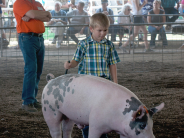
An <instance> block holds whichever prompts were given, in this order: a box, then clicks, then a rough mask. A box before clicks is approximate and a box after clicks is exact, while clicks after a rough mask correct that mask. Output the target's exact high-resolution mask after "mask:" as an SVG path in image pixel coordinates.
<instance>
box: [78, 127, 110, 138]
mask: <svg viewBox="0 0 184 138" xmlns="http://www.w3.org/2000/svg"><path fill="white" fill-rule="evenodd" d="M88 133H89V126H86V127H85V128H83V129H82V134H83V138H88ZM100 138H107V134H103V135H102V136H101V137H100Z"/></svg>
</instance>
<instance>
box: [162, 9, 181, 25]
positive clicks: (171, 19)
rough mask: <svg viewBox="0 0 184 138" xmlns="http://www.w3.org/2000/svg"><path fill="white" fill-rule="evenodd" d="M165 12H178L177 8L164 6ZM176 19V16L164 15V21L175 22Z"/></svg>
mask: <svg viewBox="0 0 184 138" xmlns="http://www.w3.org/2000/svg"><path fill="white" fill-rule="evenodd" d="M164 10H165V14H179V12H178V10H176V9H175V8H174V7H173V8H164ZM177 19H178V16H173V17H171V18H169V17H168V16H166V22H175V21H176V20H177Z"/></svg>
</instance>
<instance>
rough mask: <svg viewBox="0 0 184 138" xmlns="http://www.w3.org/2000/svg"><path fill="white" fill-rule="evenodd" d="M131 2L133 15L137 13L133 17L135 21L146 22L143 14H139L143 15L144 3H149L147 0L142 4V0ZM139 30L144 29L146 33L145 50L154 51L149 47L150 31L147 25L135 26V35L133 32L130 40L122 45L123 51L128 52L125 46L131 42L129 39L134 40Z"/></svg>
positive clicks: (132, 0)
mask: <svg viewBox="0 0 184 138" xmlns="http://www.w3.org/2000/svg"><path fill="white" fill-rule="evenodd" d="M131 3H132V10H133V15H135V16H134V19H133V21H134V23H138V24H141V23H144V21H143V19H142V16H139V15H142V11H141V9H142V7H143V6H144V5H146V4H147V0H144V2H143V4H142V5H141V4H140V0H131ZM139 30H142V32H143V33H144V44H145V50H144V52H152V50H151V49H150V48H149V45H148V41H147V33H148V32H147V30H146V26H145V25H137V26H134V35H133V34H132V35H131V36H130V38H129V39H128V41H126V43H125V44H124V45H122V46H121V47H120V48H121V49H122V50H123V52H126V49H125V47H126V46H127V45H128V44H129V41H131V40H133V39H134V38H135V37H136V36H137V35H138V32H139Z"/></svg>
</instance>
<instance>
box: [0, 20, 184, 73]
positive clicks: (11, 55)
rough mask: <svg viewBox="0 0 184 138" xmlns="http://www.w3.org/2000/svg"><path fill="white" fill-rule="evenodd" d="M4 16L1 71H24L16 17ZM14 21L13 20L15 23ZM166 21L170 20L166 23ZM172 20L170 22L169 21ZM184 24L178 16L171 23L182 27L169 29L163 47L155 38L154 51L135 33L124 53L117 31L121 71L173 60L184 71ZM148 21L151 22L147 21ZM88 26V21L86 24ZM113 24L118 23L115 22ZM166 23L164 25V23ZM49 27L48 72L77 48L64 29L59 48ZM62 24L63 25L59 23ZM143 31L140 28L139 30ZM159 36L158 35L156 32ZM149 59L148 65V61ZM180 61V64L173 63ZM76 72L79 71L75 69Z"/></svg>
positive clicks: (151, 67)
mask: <svg viewBox="0 0 184 138" xmlns="http://www.w3.org/2000/svg"><path fill="white" fill-rule="evenodd" d="M2 18H3V20H4V21H5V22H6V23H5V25H4V27H1V28H0V31H1V33H2V30H3V29H4V30H5V33H6V37H7V40H8V41H9V44H8V45H7V47H4V46H3V41H2V40H1V42H0V44H1V46H0V65H1V68H0V72H1V74H3V75H5V76H11V75H12V73H11V70H14V71H18V72H19V73H20V72H21V73H23V72H24V69H23V67H24V61H23V56H22V52H21V50H20V49H19V48H18V47H17V46H18V41H17V35H16V33H17V32H16V28H15V25H14V22H13V21H14V18H13V17H9V18H8V17H6V18H4V17H2ZM12 23H13V24H12ZM165 24H167V23H165ZM168 24H169V23H168ZM183 24H184V20H183V18H179V19H178V20H177V21H176V22H175V23H172V25H177V26H180V27H181V29H180V28H179V29H178V32H173V31H172V30H170V31H166V35H167V40H168V46H167V47H164V46H163V45H162V40H159V38H158V37H157V38H156V47H155V48H154V49H153V50H154V52H148V53H145V52H144V48H145V46H144V41H143V40H140V39H139V37H136V38H135V40H134V41H133V43H132V45H129V46H128V47H127V51H128V53H124V52H123V51H122V50H121V49H119V35H118V34H116V41H114V42H113V43H114V45H115V48H116V50H117V52H118V54H119V57H120V59H121V63H119V64H121V65H123V66H125V68H124V69H123V70H121V72H122V73H124V72H128V73H131V72H150V71H153V72H154V71H158V70H160V69H163V68H166V67H165V63H167V64H173V66H171V67H170V69H169V70H168V71H176V72H177V71H182V72H183V71H184V62H183V61H184V49H179V47H181V46H182V44H183V43H184V31H181V30H182V26H183ZM134 25H136V24H131V25H130V26H134ZM145 25H148V24H145ZM69 26H71V25H65V26H62V27H65V29H66V30H67V28H68V27H69ZM86 26H87V25H86ZM113 26H118V24H115V25H113ZM164 26H165V25H164ZM50 27H53V26H45V33H44V34H43V37H44V39H45V41H44V42H45V64H47V65H49V64H50V66H49V69H48V68H44V70H46V71H47V72H49V71H50V70H51V69H52V65H53V64H54V66H53V70H54V69H55V70H57V71H58V70H61V69H63V63H64V61H67V60H71V59H72V56H73V54H74V52H75V50H76V48H77V44H76V43H75V42H74V41H73V40H72V39H71V38H70V37H69V36H68V34H66V31H65V33H64V37H63V42H62V43H61V47H60V48H56V44H52V40H53V38H54V33H52V32H51V30H50ZM56 27H61V26H56ZM140 33H141V32H140ZM129 35H130V34H125V35H124V37H123V43H124V42H125V41H127V39H129ZM157 36H158V35H157ZM76 37H77V38H78V39H79V40H82V39H84V38H85V37H86V35H84V34H79V33H77V34H76ZM107 37H108V39H110V38H111V35H110V34H108V35H107ZM150 39H151V37H150V34H148V42H149V41H150ZM147 63H149V65H147ZM175 64H177V66H178V67H177V68H176V67H175V66H174V65H175ZM127 65H128V66H130V67H131V69H130V68H126V66H127ZM73 73H77V72H73Z"/></svg>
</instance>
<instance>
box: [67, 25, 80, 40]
mask: <svg viewBox="0 0 184 138" xmlns="http://www.w3.org/2000/svg"><path fill="white" fill-rule="evenodd" d="M78 32H79V31H78V30H76V29H75V28H74V27H69V28H68V30H67V35H69V36H70V37H71V39H72V40H73V41H75V43H76V44H78V42H79V40H78V39H77V37H76V36H75V34H76V33H78Z"/></svg>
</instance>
